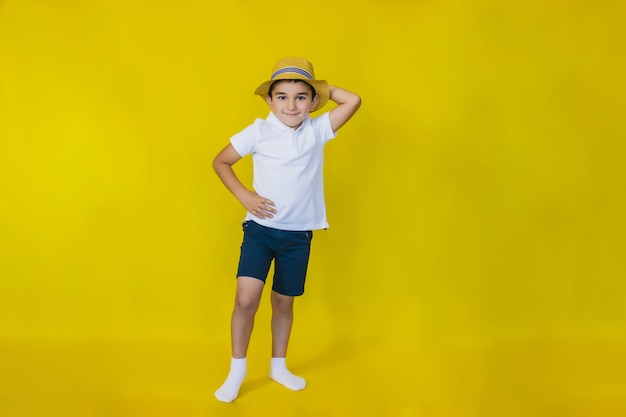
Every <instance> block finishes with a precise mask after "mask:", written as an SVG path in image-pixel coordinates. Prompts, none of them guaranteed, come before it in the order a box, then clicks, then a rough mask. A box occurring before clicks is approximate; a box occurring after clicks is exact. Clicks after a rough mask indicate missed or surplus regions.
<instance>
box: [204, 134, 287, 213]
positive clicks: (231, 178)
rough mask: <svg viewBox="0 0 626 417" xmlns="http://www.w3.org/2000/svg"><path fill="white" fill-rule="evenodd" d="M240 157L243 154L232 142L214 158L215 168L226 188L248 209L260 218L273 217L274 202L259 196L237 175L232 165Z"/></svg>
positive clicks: (274, 211)
mask: <svg viewBox="0 0 626 417" xmlns="http://www.w3.org/2000/svg"><path fill="white" fill-rule="evenodd" d="M240 159H241V155H239V154H238V153H237V151H236V150H235V148H234V147H233V145H232V144H228V145H227V146H226V147H225V148H224V149H222V151H221V152H220V153H218V154H217V156H216V157H215V159H214V160H213V169H214V170H215V173H216V174H217V176H218V177H219V178H220V180H222V182H223V183H224V185H225V186H226V188H228V190H229V191H230V192H231V193H233V195H234V196H235V197H236V198H237V200H239V201H240V202H241V204H242V205H243V206H244V207H245V208H246V210H248V211H249V212H250V213H252V214H254V215H255V216H257V217H258V218H260V219H265V218H266V217H270V218H271V217H273V216H272V214H273V213H276V209H275V208H274V203H273V202H272V201H271V200H268V199H267V198H263V197H261V196H259V195H258V194H257V193H255V192H254V191H250V190H248V189H247V188H246V187H244V185H243V184H242V183H241V181H239V178H237V175H235V171H233V168H232V166H233V165H234V164H235V162H237V161H239V160H240Z"/></svg>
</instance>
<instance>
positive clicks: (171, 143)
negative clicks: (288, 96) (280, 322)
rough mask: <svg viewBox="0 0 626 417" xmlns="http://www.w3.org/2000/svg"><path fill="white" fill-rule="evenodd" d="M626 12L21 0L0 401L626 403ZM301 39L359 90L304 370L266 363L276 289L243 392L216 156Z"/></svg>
mask: <svg viewBox="0 0 626 417" xmlns="http://www.w3.org/2000/svg"><path fill="white" fill-rule="evenodd" d="M624 21H626V8H625V6H624V3H623V2H622V1H618V0H615V1H610V0H598V1H593V2H592V1H589V2H583V1H574V0H569V1H568V0H559V1H546V0H525V1H522V0H514V1H504V0H503V1H493V0H492V1H490V0H471V1H470V0H465V1H464V0H457V1H437V0H431V1H428V0H423V1H418V0H415V1H409V0H405V1H401V0H389V1H384V2H382V1H381V2H374V1H371V0H370V1H362V0H360V1H356V0H350V1H345V2H338V1H327V0H321V1H317V2H315V3H290V4H287V3H281V4H273V3H267V2H257V1H248V0H239V1H232V2H230V1H224V2H215V3H214V2H208V1H207V2H205V1H190V0H186V1H183V0H181V1H176V2H172V1H162V0H153V1H147V0H137V1H100V0H93V1H83V0H21V1H18V0H4V1H0V415H1V416H7V417H17V416H36V417H52V416H63V417H71V416H80V417H88V416H133V417H136V416H151V417H152V416H176V417H185V416H252V415H255V416H258V415H271V414H270V413H272V412H274V413H275V414H274V415H280V416H299V417H300V416H311V417H325V416H370V415H371V416H394V417H395V416H398V417H405V416H406V417H408V416H442V417H443V416H450V417H464V416H476V417H482V416H506V417H515V416H524V417H529V416H533V417H534V416H549V417H557V416H602V417H606V416H618V415H620V416H621V415H625V414H626V378H625V375H626V325H625V323H626V321H625V320H626V297H625V295H624V294H625V291H626V285H625V284H624V277H625V276H626V265H625V259H626V253H625V252H626V251H625V247H626V245H625V239H624V236H625V232H626V230H625V229H626V228H625V225H626V222H625V221H624V212H625V209H626V205H625V203H624V177H625V175H624V174H625V172H624V168H623V164H624V156H625V152H624V151H625V146H624V138H625V137H626V122H625V120H626V117H625V112H624V110H625V105H624V97H625V96H626V82H625V81H624V74H626V65H625V61H626V59H625V57H626V48H625V46H626V45H625V42H626V35H625V31H624V29H623V22H624ZM285 55H300V56H306V57H307V58H309V59H310V60H311V61H312V62H313V63H314V65H315V69H316V73H317V76H318V78H322V79H327V80H329V81H330V82H331V84H336V85H339V86H342V87H345V88H347V89H349V90H352V91H355V92H357V93H359V94H360V95H361V96H362V99H363V106H362V108H361V110H360V111H359V112H358V113H357V115H356V116H355V118H354V119H353V120H352V121H351V122H350V123H349V124H348V125H346V126H345V127H344V128H342V130H341V131H340V134H339V137H338V139H337V140H336V141H333V142H331V143H330V144H329V145H328V147H327V149H326V155H327V161H326V168H325V173H326V187H327V204H328V210H329V221H330V224H331V228H330V229H329V230H328V231H321V232H318V233H316V236H315V238H314V248H313V253H312V261H311V265H310V273H309V278H308V284H307V294H306V295H305V296H304V297H302V298H300V299H298V300H297V303H296V323H295V328H294V333H293V337H292V342H291V345H290V355H289V360H288V363H289V365H290V366H291V368H292V370H293V371H294V372H295V373H298V374H300V375H302V376H304V377H305V378H307V380H308V383H309V386H308V387H307V389H306V390H305V391H303V392H299V393H293V392H290V391H288V390H286V389H284V388H282V387H279V386H278V385H277V384H274V383H271V382H270V381H269V380H268V378H267V371H268V366H269V355H270V350H269V346H270V341H269V307H268V303H267V299H266V298H265V297H264V303H263V305H262V307H261V310H260V311H259V315H258V319H257V324H256V329H255V330H256V331H255V333H254V334H253V339H252V344H251V347H250V353H249V364H250V365H249V374H248V379H247V380H246V383H245V384H244V386H243V387H242V391H241V395H240V398H239V399H237V401H236V402H235V403H233V404H222V403H219V402H218V401H217V400H215V398H214V397H213V391H214V390H215V389H216V388H217V387H218V386H219V385H220V384H221V383H222V381H223V378H224V377H225V375H226V373H227V369H228V360H229V348H230V347H229V343H230V342H229V334H228V331H229V330H228V329H229V316H230V311H231V306H232V299H233V296H234V289H235V281H234V278H233V274H234V272H235V268H236V262H237V259H238V250H239V244H240V239H241V233H240V227H239V220H240V219H241V218H242V217H243V214H244V213H243V209H242V207H241V206H240V205H239V203H238V202H237V201H236V200H235V199H234V198H233V197H232V196H231V195H230V194H229V193H228V192H227V191H226V189H225V188H224V187H223V186H222V185H221V183H220V182H219V180H218V179H217V177H216V176H215V175H214V174H213V172H212V169H211V167H210V163H211V160H212V158H213V156H214V155H215V154H216V153H217V152H218V151H219V150H220V149H221V148H222V147H223V146H224V145H225V144H226V143H227V142H228V138H229V137H230V136H231V135H232V134H234V133H235V132H237V131H239V130H241V129H242V128H244V127H245V126H247V125H248V124H249V123H251V122H252V121H253V120H254V118H255V117H264V116H265V115H266V113H267V111H268V109H267V106H266V105H265V104H264V103H263V102H262V101H261V100H260V99H259V98H258V97H256V96H254V95H253V94H252V92H253V90H254V89H255V88H256V86H257V85H258V84H259V83H260V82H262V81H264V80H265V79H266V78H267V77H268V76H269V72H270V70H271V68H272V66H273V64H274V62H275V61H276V60H277V59H278V58H280V57H281V56H285ZM329 108H331V106H328V107H327V108H326V109H329ZM237 172H238V173H239V174H240V175H241V178H242V179H243V180H244V181H246V182H247V183H249V182H250V160H249V159H246V160H243V161H242V162H241V163H239V164H238V165H237ZM265 295H267V292H266V294H265Z"/></svg>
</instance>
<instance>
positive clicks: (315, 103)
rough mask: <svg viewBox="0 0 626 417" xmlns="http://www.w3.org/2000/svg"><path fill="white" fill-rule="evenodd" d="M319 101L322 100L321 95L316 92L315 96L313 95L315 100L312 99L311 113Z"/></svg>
mask: <svg viewBox="0 0 626 417" xmlns="http://www.w3.org/2000/svg"><path fill="white" fill-rule="evenodd" d="M319 101H320V96H318V95H317V94H316V95H315V97H313V101H311V107H310V110H309V113H312V112H313V109H314V108H315V106H317V103H319Z"/></svg>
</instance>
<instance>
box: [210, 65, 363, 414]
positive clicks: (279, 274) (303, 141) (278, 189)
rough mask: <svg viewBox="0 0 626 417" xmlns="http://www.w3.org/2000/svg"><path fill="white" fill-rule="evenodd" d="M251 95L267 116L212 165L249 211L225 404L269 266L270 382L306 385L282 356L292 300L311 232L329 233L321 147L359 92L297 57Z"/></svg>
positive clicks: (241, 365) (221, 395)
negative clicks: (320, 75) (247, 159)
mask: <svg viewBox="0 0 626 417" xmlns="http://www.w3.org/2000/svg"><path fill="white" fill-rule="evenodd" d="M255 94H257V95H259V96H261V97H262V98H263V99H264V100H265V101H266V102H267V104H268V105H269V107H270V110H271V111H270V114H269V116H268V117H267V118H266V119H264V120H263V119H257V120H256V121H255V122H254V124H252V125H251V126H249V127H247V128H246V129H244V130H243V131H241V132H240V133H238V134H236V135H235V136H233V137H232V138H231V140H230V144H229V145H227V146H226V147H225V148H224V149H223V150H222V151H221V152H220V153H219V154H218V155H217V156H216V157H215V160H214V161H213V168H214V169H215V172H216V173H217V175H218V177H219V178H220V179H221V180H222V182H223V183H224V185H225V186H226V188H228V190H229V191H230V192H231V193H232V194H233V195H234V196H235V197H236V198H237V199H238V200H239V201H240V202H241V204H242V205H243V206H244V207H245V208H246V210H247V214H246V218H245V221H244V223H243V230H244V238H243V243H242V245H241V255H240V259H239V269H238V271H237V293H236V295H235V306H234V309H233V313H232V318H231V343H232V358H231V365H230V372H229V374H228V377H227V378H226V381H225V382H224V384H223V385H222V386H221V387H220V388H219V389H218V390H217V391H216V392H215V396H216V397H217V399H218V400H220V401H223V402H231V401H233V400H234V399H235V398H237V395H238V393H239V388H240V387H241V384H242V382H243V380H244V378H245V375H246V354H247V350H248V344H249V341H250V335H251V333H252V327H253V324H254V316H255V314H256V311H257V308H258V306H259V301H260V299H261V293H262V291H263V286H264V284H265V279H266V276H267V273H268V270H269V268H270V263H271V262H272V260H274V270H275V272H274V280H273V285H272V293H271V304H272V361H271V364H270V378H271V379H273V380H274V381H276V382H278V383H280V384H282V385H284V386H285V387H287V388H289V389H291V390H294V391H298V390H301V389H304V387H305V386H306V382H305V380H304V379H303V378H300V377H298V376H296V375H294V374H292V373H291V372H289V370H288V369H287V368H286V365H285V357H286V354H287V344H288V342H289V336H290V333H291V326H292V323H293V302H294V297H296V296H299V295H302V294H303V292H304V281H305V277H306V270H307V266H308V260H309V252H310V244H311V239H312V237H313V230H316V229H325V228H327V227H328V223H327V222H326V207H325V203H324V185H323V178H322V168H323V148H324V145H325V144H326V142H327V141H328V140H330V139H332V138H334V137H335V133H336V131H337V130H338V129H339V128H340V127H341V126H343V125H344V124H345V123H346V122H347V121H348V120H349V119H350V118H351V117H352V115H354V113H355V112H356V111H357V109H358V108H359V106H360V104H361V99H360V97H359V96H357V95H356V94H353V93H351V92H348V91H346V90H343V89H341V88H338V87H333V86H329V85H328V84H327V83H326V81H323V80H316V79H315V76H314V73H313V66H312V65H311V63H310V62H309V61H307V60H306V59H304V58H297V57H286V58H282V59H281V60H279V61H278V62H277V63H276V65H275V66H274V71H273V73H272V76H271V77H270V80H269V81H266V82H264V83H263V84H261V85H260V86H259V87H258V88H257V89H256V91H255ZM329 99H330V100H332V101H334V102H335V103H337V106H336V107H335V108H333V109H332V110H331V111H330V112H327V113H324V114H323V115H321V116H320V117H317V118H315V119H311V118H310V117H309V113H310V112H313V111H315V110H318V109H320V108H321V107H322V106H324V104H326V102H328V100H329ZM248 154H252V161H253V166H254V179H253V187H254V190H253V191H252V190H249V189H247V188H246V187H245V186H244V185H243V184H242V183H241V182H240V181H239V179H238V178H237V176H236V175H235V173H234V171H233V169H232V165H233V164H235V163H236V162H237V161H239V159H241V158H242V157H244V156H246V155H248Z"/></svg>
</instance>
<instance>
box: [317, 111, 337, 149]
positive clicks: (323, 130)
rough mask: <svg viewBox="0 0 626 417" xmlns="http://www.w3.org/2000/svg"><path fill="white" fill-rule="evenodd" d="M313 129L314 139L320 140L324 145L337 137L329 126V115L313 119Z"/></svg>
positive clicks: (325, 114)
mask: <svg viewBox="0 0 626 417" xmlns="http://www.w3.org/2000/svg"><path fill="white" fill-rule="evenodd" d="M313 129H314V131H315V137H318V138H321V139H322V140H323V141H324V143H325V142H328V141H329V140H331V139H334V138H335V137H336V136H337V132H333V127H332V125H331V124H330V114H329V113H328V112H326V113H324V114H322V115H321V116H319V117H316V118H315V119H313Z"/></svg>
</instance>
